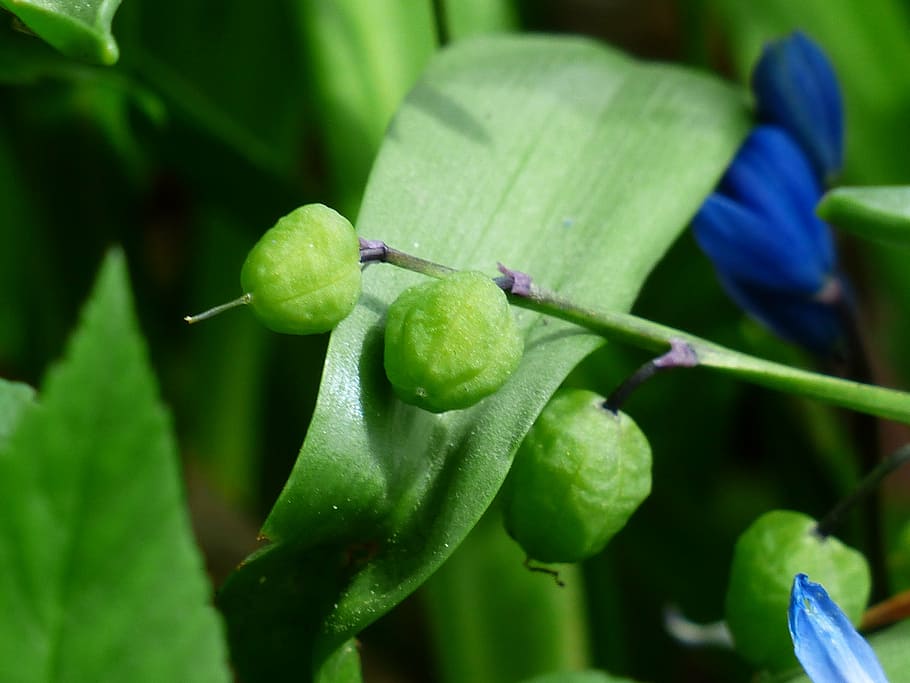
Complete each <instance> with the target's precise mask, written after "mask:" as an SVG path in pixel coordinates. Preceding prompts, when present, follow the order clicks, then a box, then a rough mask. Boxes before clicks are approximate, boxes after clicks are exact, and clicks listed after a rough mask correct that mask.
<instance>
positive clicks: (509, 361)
mask: <svg viewBox="0 0 910 683" xmlns="http://www.w3.org/2000/svg"><path fill="white" fill-rule="evenodd" d="M523 351H524V342H523V340H522V337H521V334H520V332H519V330H518V326H517V325H516V323H515V319H514V318H513V316H512V311H511V309H510V307H509V302H508V300H507V299H506V295H505V294H504V293H503V292H502V290H501V289H499V287H497V286H496V284H495V283H494V282H493V281H492V280H491V279H490V278H488V277H487V276H485V275H483V274H482V273H476V272H458V273H453V274H452V275H449V276H448V277H446V278H443V279H442V280H435V281H433V282H427V283H424V284H420V285H417V286H415V287H410V288H409V289H406V290H405V291H404V292H402V293H401V295H400V296H399V297H398V299H396V300H395V302H394V303H393V304H392V305H391V306H390V307H389V314H388V321H387V323H386V331H385V370H386V374H387V375H388V377H389V381H390V382H391V383H392V386H393V387H394V389H395V393H396V394H398V397H399V398H400V399H401V400H402V401H404V402H405V403H410V404H412V405H415V406H419V407H421V408H423V409H425V410H429V411H432V412H434V413H441V412H443V411H446V410H457V409H460V408H467V407H469V406H472V405H474V404H475V403H477V402H478V401H479V400H480V399H482V398H484V397H485V396H489V395H490V394H492V393H493V392H495V391H496V390H497V389H499V388H500V387H501V386H502V385H503V384H505V382H506V380H507V379H508V378H509V376H510V375H511V374H512V373H513V372H514V371H515V368H517V367H518V363H519V362H520V361H521V355H522V352H523Z"/></svg>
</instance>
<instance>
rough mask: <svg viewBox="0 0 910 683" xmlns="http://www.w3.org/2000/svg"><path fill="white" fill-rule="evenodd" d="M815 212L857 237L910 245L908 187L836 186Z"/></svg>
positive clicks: (823, 198) (909, 198)
mask: <svg viewBox="0 0 910 683" xmlns="http://www.w3.org/2000/svg"><path fill="white" fill-rule="evenodd" d="M818 214H819V215H820V216H821V217H822V218H824V219H825V220H826V221H828V222H830V223H832V224H833V225H835V226H837V227H838V228H840V229H842V230H846V231H848V232H852V233H855V234H857V235H859V236H860V237H865V238H867V239H871V240H875V241H878V242H884V243H886V244H897V245H902V246H905V247H906V246H910V186H906V185H904V186H894V187H839V188H837V189H834V190H831V191H830V192H829V193H828V194H826V195H825V196H824V197H822V201H821V203H820V204H819V205H818Z"/></svg>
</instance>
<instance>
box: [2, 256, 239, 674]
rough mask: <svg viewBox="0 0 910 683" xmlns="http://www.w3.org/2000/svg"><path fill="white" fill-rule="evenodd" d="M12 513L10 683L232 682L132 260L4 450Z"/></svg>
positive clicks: (8, 551)
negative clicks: (130, 276) (133, 282)
mask: <svg viewBox="0 0 910 683" xmlns="http://www.w3.org/2000/svg"><path fill="white" fill-rule="evenodd" d="M0 500H2V501H3V505H4V514H3V515H0V564H2V566H3V571H2V572H0V613H2V614H3V619H2V620H0V679H2V680H9V681H23V682H25V681H47V680H58V679H64V678H65V679H67V680H82V681H101V680H108V681H115V680H116V681H177V680H181V681H194V682H195V681H227V680H229V679H230V676H229V673H228V670H227V666H226V661H225V660H226V655H225V651H224V645H223V643H222V637H221V628H220V625H219V623H218V618H217V615H216V614H215V612H214V610H213V609H212V608H211V606H210V605H209V604H208V602H209V599H210V596H209V593H210V588H209V586H208V584H207V581H206V579H205V574H204V571H203V567H202V562H201V559H200V557H199V554H198V552H197V550H196V548H195V546H194V545H193V540H192V534H191V531H190V526H189V521H188V519H187V514H186V510H185V509H184V506H183V494H182V491H181V490H180V480H179V470H178V463H177V453H176V447H175V444H174V439H173V436H172V433H171V425H170V419H169V417H168V415H167V413H166V411H165V409H164V407H163V406H162V405H161V402H160V400H159V398H158V396H157V389H156V387H155V380H154V376H153V375H152V371H151V368H150V367H149V363H148V359H147V358H146V352H145V348H144V345H143V341H142V338H141V336H140V334H139V331H138V326H137V324H136V320H135V318H134V315H133V313H132V310H131V302H130V294H129V284H128V280H127V274H126V265H125V262H124V259H123V256H122V255H121V254H120V253H119V252H114V253H112V254H111V255H110V256H109V257H108V259H107V260H106V262H105V264H104V266H103V268H102V270H101V274H100V275H99V278H98V281H97V285H96V287H95V291H94V293H93V295H92V297H91V299H90V301H89V303H88V305H87V306H86V308H85V311H84V314H83V317H82V322H81V325H80V327H79V330H78V331H77V333H76V334H75V335H74V337H73V338H72V340H71V343H70V345H69V347H68V350H67V353H66V357H65V360H64V361H63V362H62V363H60V364H59V365H57V366H56V367H54V368H53V370H52V371H51V372H50V373H49V374H48V376H47V378H46V380H45V382H44V385H43V387H42V392H41V395H40V401H39V402H38V403H35V404H31V405H30V406H29V407H28V408H27V409H26V410H25V412H24V414H23V415H22V417H21V420H20V422H19V424H18V426H17V427H16V429H15V430H14V431H13V432H12V433H11V434H10V436H9V439H8V440H7V442H6V444H5V445H4V446H3V448H2V450H0Z"/></svg>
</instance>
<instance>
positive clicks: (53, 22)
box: [0, 0, 120, 65]
mask: <svg viewBox="0 0 910 683" xmlns="http://www.w3.org/2000/svg"><path fill="white" fill-rule="evenodd" d="M0 5H2V6H3V7H5V8H6V9H8V10H9V11H10V12H12V13H13V14H15V15H16V16H17V17H19V19H20V20H21V21H22V23H23V24H25V25H26V26H28V28H29V29H31V30H32V31H34V32H35V34H37V35H38V36H39V37H40V38H42V39H44V40H45V41H47V42H48V43H50V44H51V45H53V46H54V47H55V48H57V49H58V50H60V52H62V53H63V54H65V55H67V56H68V57H75V58H76V59H84V60H87V61H90V62H97V63H98V64H105V65H111V64H114V63H115V62H116V61H117V58H118V57H119V56H120V51H119V49H118V48H117V43H116V42H115V41H114V36H113V35H112V34H111V21H112V20H113V18H114V13H115V12H116V11H117V8H118V7H119V6H120V0H0Z"/></svg>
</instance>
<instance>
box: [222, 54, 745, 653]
mask: <svg viewBox="0 0 910 683" xmlns="http://www.w3.org/2000/svg"><path fill="white" fill-rule="evenodd" d="M748 125H749V116H748V112H747V110H746V109H745V106H744V99H743V97H742V96H741V94H740V92H739V91H736V90H734V89H731V88H728V87H727V86H724V85H722V84H720V83H718V82H717V81H715V80H712V79H709V78H706V77H703V76H700V75H697V74H693V73H691V72H688V71H685V70H682V69H679V68H675V67H670V66H661V65H650V64H642V63H638V62H635V61H633V60H631V59H629V58H627V57H625V56H622V55H620V54H618V53H616V52H614V51H611V50H609V49H606V48H604V47H602V46H599V45H597V44H594V43H592V42H589V41H584V40H577V39H566V38H544V37H514V38H506V37H498V38H483V39H476V40H469V41H464V42H461V43H457V44H456V45H455V46H454V47H453V48H451V49H449V50H446V51H443V52H442V53H440V54H439V55H438V56H437V57H436V58H435V59H434V61H433V62H432V63H431V65H430V67H429V68H428V70H427V72H426V73H425V74H424V76H423V78H422V79H421V81H420V82H419V83H418V85H417V87H416V88H415V89H414V90H413V91H412V92H411V93H410V95H409V96H408V98H407V99H406V101H405V103H404V105H403V107H402V109H401V110H400V111H399V113H398V115H397V116H396V118H395V119H394V120H393V122H392V125H391V127H390V129H389V131H388V134H387V136H386V139H385V142H384V144H383V147H382V149H381V151H380V154H379V157H378V159H377V162H376V165H375V166H374V169H373V172H372V175H371V178H370V183H369V186H368V189H367V194H366V196H365V199H364V202H363V208H362V212H361V216H360V219H359V221H358V230H359V231H360V233H361V234H362V235H363V236H365V237H368V238H378V239H383V240H385V241H387V242H388V243H389V244H391V245H393V246H395V247H397V248H401V249H404V250H408V251H413V252H415V253H418V254H419V255H421V256H423V257H426V258H430V259H433V260H437V261H441V262H444V263H446V264H448V265H451V266H454V267H457V268H473V269H479V270H484V271H487V272H490V273H492V272H493V271H494V268H495V264H496V261H502V262H504V263H507V264H509V265H510V266H512V267H515V268H520V269H522V270H525V271H527V272H529V273H531V274H532V275H533V276H534V277H535V279H536V280H537V281H539V282H545V283H547V285H548V286H551V287H553V288H554V289H558V290H559V291H560V292H561V293H562V294H564V295H565V296H567V297H570V298H573V299H575V300H577V301H579V302H581V303H582V304H597V305H598V306H600V307H607V308H611V309H627V308H628V307H629V306H630V305H631V303H632V301H633V299H634V297H635V295H636V294H637V292H638V288H639V287H640V285H641V283H642V281H643V279H644V278H645V277H646V275H647V273H648V272H649V270H650V269H651V267H652V266H653V265H654V263H655V262H656V261H657V260H658V259H659V258H660V256H661V255H662V254H663V252H664V251H665V249H666V248H667V247H668V246H669V244H670V243H671V242H672V241H673V239H675V237H676V236H677V235H678V234H679V232H680V231H681V230H682V229H683V228H684V227H685V226H686V224H687V223H688V220H689V218H690V217H691V215H692V214H693V213H694V212H695V210H696V209H697V208H698V205H699V204H700V202H701V200H702V198H703V197H704V196H705V195H706V194H707V193H708V192H709V191H710V190H711V188H712V186H713V185H714V183H715V181H716V179H717V177H718V176H719V175H720V174H721V172H722V171H723V169H724V167H725V165H726V164H727V162H728V160H729V159H730V158H731V157H732V155H733V153H734V152H735V150H736V148H737V146H738V144H739V142H740V140H741V139H742V137H743V135H744V134H745V131H746V129H747V127H748ZM416 281H418V278H417V277H416V276H415V275H414V274H413V273H407V272H401V271H396V270H394V269H392V268H384V267H375V268H371V269H370V270H368V271H367V272H366V274H365V286H364V289H365V295H364V297H363V299H362V302H361V304H360V305H359V306H358V307H357V309H356V310H355V312H354V313H353V314H352V315H351V316H350V317H349V318H348V319H347V320H346V321H345V322H344V323H342V325H340V326H339V327H338V328H337V329H336V331H335V333H334V334H333V337H332V340H331V342H330V347H329V353H328V357H327V360H326V366H325V371H324V376H323V382H322V387H321V390H320V395H319V401H318V405H317V409H316V412H315V414H314V417H313V421H312V423H311V426H310V429H309V431H308V434H307V438H306V440H305V442H304V445H303V448H302V450H301V454H300V457H299V459H298V461H297V464H296V466H295V468H294V471H293V473H292V475H291V477H290V479H289V481H288V483H287V485H286V487H285V490H284V491H283V493H282V495H281V497H280V498H279V500H278V502H277V503H276V505H275V507H274V508H273V510H272V512H271V514H270V516H269V518H268V520H267V522H266V525H265V527H264V529H263V532H264V534H265V535H266V536H267V537H268V538H269V539H270V540H271V541H272V545H271V546H269V547H267V548H266V549H265V550H263V551H262V552H261V553H260V554H259V555H258V556H256V557H254V558H251V559H250V561H249V562H248V563H247V564H246V565H245V566H243V567H242V568H241V569H240V570H239V572H237V573H236V574H235V576H234V577H233V578H232V579H231V580H230V581H229V583H228V584H227V585H226V587H225V590H224V592H223V594H222V596H221V601H222V605H223V606H224V607H225V610H226V612H227V614H228V618H229V622H230V630H231V639H232V642H233V643H234V645H235V646H236V648H237V649H238V650H241V651H242V650H244V649H249V650H250V652H252V650H253V649H255V648H256V647H257V646H258V642H257V641H261V640H262V639H266V638H267V639H269V640H270V642H275V639H276V638H278V639H281V638H286V639H287V642H288V644H289V645H290V643H292V642H293V643H296V644H297V651H295V652H294V653H290V654H288V655H286V656H288V657H290V658H294V657H297V658H300V657H306V656H308V655H307V654H301V653H300V643H301V640H300V633H301V632H302V631H301V629H302V628H303V625H302V624H303V622H306V627H305V629H304V630H306V631H307V632H308V633H310V634H313V633H317V634H318V635H317V636H316V643H315V645H314V647H315V650H316V654H315V655H314V656H315V659H314V662H315V664H316V665H317V666H318V663H319V660H320V659H321V658H322V657H324V656H325V655H326V654H327V653H328V652H330V651H331V650H332V649H334V648H335V647H337V646H338V645H339V644H340V643H341V642H343V641H344V640H345V639H346V638H347V637H348V636H350V635H352V634H354V633H356V632H358V631H359V630H360V629H362V628H363V627H364V626H365V625H366V624H368V623H370V622H371V621H373V620H374V619H376V618H377V617H378V616H380V615H381V614H382V613H384V612H386V611H388V610H389V609H390V608H391V607H392V606H393V605H394V604H396V603H397V602H398V601H400V600H401V599H402V598H404V597H405V596H406V595H407V594H408V593H410V592H411V591H413V590H414V589H415V588H416V587H417V586H418V585H419V584H420V583H421V582H422V581H423V580H424V579H425V578H426V577H427V576H428V575H429V574H430V573H431V572H432V571H433V570H434V569H435V568H436V567H438V566H439V565H440V564H441V563H442V562H443V561H444V560H445V558H446V557H448V555H449V554H450V553H451V552H452V551H453V550H454V548H455V546H456V545H458V543H460V542H461V540H462V539H463V538H464V536H465V535H466V534H467V532H468V531H469V530H470V529H471V528H472V527H473V525H474V524H475V523H476V522H477V520H478V519H479V518H480V516H481V515H482V514H483V512H484V511H485V510H486V508H487V507H488V506H489V504H490V502H491V501H492V499H493V497H494V496H495V494H496V492H497V491H498V489H499V487H500V485H501V483H502V481H503V479H504V478H505V475H506V474H507V472H508V469H509V466H510V463H511V457H512V454H513V452H514V450H515V448H516V447H517V445H518V443H519V442H520V440H521V438H522V435H523V434H524V433H525V432H526V431H527V429H528V428H529V427H530V425H531V423H532V422H533V420H534V418H535V416H536V415H537V413H538V412H539V410H540V409H541V408H542V406H543V405H544V403H545V402H546V401H547V399H548V398H549V396H550V395H551V394H552V392H553V391H554V390H555V389H556V388H557V387H558V385H559V384H560V383H561V381H562V380H563V378H564V377H565V375H566V374H567V373H568V372H569V371H570V370H571V368H572V367H573V366H574V365H575V364H576V363H577V362H578V361H579V360H580V359H581V358H583V357H584V356H585V355H586V354H588V353H589V352H590V351H592V350H593V349H594V348H596V347H597V346H599V345H600V344H602V343H603V342H602V340H601V339H599V338H598V337H596V336H593V335H591V334H589V333H587V332H585V331H583V330H581V329H579V328H576V327H573V326H571V325H567V324H565V323H562V322H559V321H556V320H553V319H546V318H543V317H541V316H539V315H537V314H535V313H533V312H530V311H519V310H516V311H515V314H516V316H517V319H518V322H519V324H520V325H521V327H522V329H523V330H524V331H525V334H526V353H525V357H524V359H523V361H522V365H521V366H520V368H519V370H518V371H517V372H516V374H515V375H514V376H513V378H512V379H511V380H510V381H509V382H508V383H507V384H506V386H505V387H503V389H502V390H500V391H499V392H498V393H497V394H495V395H493V396H491V397H489V398H488V399H486V400H484V401H482V402H481V403H480V404H478V405H476V406H474V407H473V408H471V409H469V410H466V411H457V412H450V413H445V414H442V415H431V414H429V413H425V412H423V411H420V410H418V409H415V408H412V407H410V406H406V405H403V404H401V403H400V402H398V401H397V400H396V399H395V397H394V396H393V394H392V392H391V389H390V388H389V386H388V383H387V381H386V380H385V377H384V372H383V368H382V324H383V316H384V311H385V309H386V307H387V306H388V305H389V304H390V303H391V301H393V300H394V298H395V297H396V296H397V294H398V293H399V292H400V291H401V290H402V289H403V288H404V287H406V286H408V285H409V284H412V283H414V282H416ZM294 547H296V548H297V553H296V554H297V556H298V557H306V558H308V559H307V562H309V563H312V564H313V565H314V566H315V565H318V564H319V562H317V561H315V560H314V557H321V558H322V564H323V565H325V564H334V565H335V566H336V567H338V569H337V570H336V578H335V579H334V581H336V582H339V584H340V585H336V586H335V587H334V588H333V590H336V591H337V592H336V594H335V597H334V598H333V599H332V600H331V602H330V609H329V610H328V612H326V613H323V614H317V615H313V616H311V617H303V616H301V614H300V611H301V610H304V609H306V607H305V606H301V605H299V604H298V605H294V606H292V605H289V604H283V602H284V600H285V599H284V598H282V596H281V595H280V594H278V593H277V592H273V593H270V592H269V591H268V590H267V589H266V588H264V587H266V586H269V585H271V584H274V585H282V582H283V581H285V580H286V575H287V574H288V573H294V572H296V573H297V575H298V578H297V579H296V582H297V583H300V584H301V585H304V584H305V581H304V579H303V578H302V577H300V576H299V565H298V566H297V567H288V568H287V569H283V566H284V565H285V564H287V563H288V560H287V559H286V560H285V562H282V561H279V560H278V559H276V558H277V557H278V556H282V555H283V556H286V558H290V557H294V556H295V552H294V551H293V550H291V549H292V548H294ZM254 585H258V586H260V589H259V590H258V591H257V595H256V597H255V598H245V597H244V596H243V595H242V593H243V591H244V587H245V586H246V587H247V588H249V586H254ZM325 586H326V588H331V587H332V580H326V581H325ZM310 588H311V587H308V588H307V589H306V590H310ZM339 588H340V590H339ZM315 608H316V609H319V607H318V606H315ZM257 613H258V614H259V616H257ZM265 613H268V624H266V623H264V622H265V620H264V619H262V615H263V614H265ZM282 613H283V617H282ZM254 624H258V628H259V629H260V630H259V632H258V633H257V631H256V628H254V627H253V625H254ZM313 629H315V630H313ZM235 652H236V650H235ZM242 668H243V667H242V666H241V669H242Z"/></svg>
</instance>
